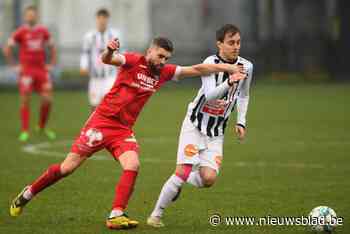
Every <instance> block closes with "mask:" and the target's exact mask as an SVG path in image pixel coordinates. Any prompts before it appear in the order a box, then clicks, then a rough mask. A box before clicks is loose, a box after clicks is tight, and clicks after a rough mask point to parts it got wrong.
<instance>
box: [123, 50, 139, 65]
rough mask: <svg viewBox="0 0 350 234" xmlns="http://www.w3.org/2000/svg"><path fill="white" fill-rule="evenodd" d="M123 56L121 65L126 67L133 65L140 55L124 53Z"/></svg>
mask: <svg viewBox="0 0 350 234" xmlns="http://www.w3.org/2000/svg"><path fill="white" fill-rule="evenodd" d="M123 57H124V58H125V62H124V64H123V65H122V66H123V67H126V68H128V67H132V66H134V65H135V64H136V63H137V62H138V61H139V59H140V58H141V55H139V54H137V53H124V54H123Z"/></svg>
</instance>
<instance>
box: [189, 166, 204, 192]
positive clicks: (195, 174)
mask: <svg viewBox="0 0 350 234" xmlns="http://www.w3.org/2000/svg"><path fill="white" fill-rule="evenodd" d="M187 183H189V184H192V185H193V186H195V187H197V188H202V187H203V180H202V177H201V175H200V174H199V170H195V171H192V172H191V173H190V175H189V177H188V179H187Z"/></svg>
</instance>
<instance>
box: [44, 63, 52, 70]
mask: <svg viewBox="0 0 350 234" xmlns="http://www.w3.org/2000/svg"><path fill="white" fill-rule="evenodd" d="M45 68H46V71H48V72H50V71H52V70H53V65H52V64H46V65H45Z"/></svg>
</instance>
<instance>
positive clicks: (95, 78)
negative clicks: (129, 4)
mask: <svg viewBox="0 0 350 234" xmlns="http://www.w3.org/2000/svg"><path fill="white" fill-rule="evenodd" d="M109 17H110V14H109V12H108V10H107V9H104V8H103V9H100V10H98V11H97V12H96V29H95V30H91V31H90V32H88V33H86V35H85V36H84V41H83V51H82V55H81V58H80V74H81V75H83V76H87V75H89V76H90V80H89V91H88V93H89V102H90V105H91V107H92V109H93V110H94V109H95V107H96V106H97V105H98V104H99V103H100V102H101V101H102V99H103V97H104V96H105V94H106V93H108V91H109V90H110V89H111V88H112V86H113V83H114V81H115V77H116V67H115V66H110V65H106V64H104V63H103V62H102V61H101V56H100V54H101V53H102V52H103V51H104V49H105V48H106V46H107V43H108V41H110V40H111V39H113V38H118V39H119V40H120V41H121V42H123V37H122V35H121V33H120V32H119V31H117V30H115V29H112V28H109V27H108V21H109Z"/></svg>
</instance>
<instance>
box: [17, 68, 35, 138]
mask: <svg viewBox="0 0 350 234" xmlns="http://www.w3.org/2000/svg"><path fill="white" fill-rule="evenodd" d="M18 87H19V93H20V119H21V133H20V135H19V140H20V141H22V142H26V141H28V139H29V120H30V97H31V92H32V89H33V78H32V75H31V74H30V73H28V72H22V73H21V74H20V77H19V80H18Z"/></svg>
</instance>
